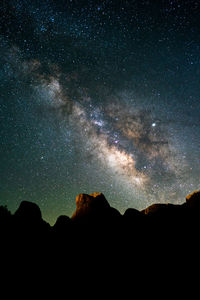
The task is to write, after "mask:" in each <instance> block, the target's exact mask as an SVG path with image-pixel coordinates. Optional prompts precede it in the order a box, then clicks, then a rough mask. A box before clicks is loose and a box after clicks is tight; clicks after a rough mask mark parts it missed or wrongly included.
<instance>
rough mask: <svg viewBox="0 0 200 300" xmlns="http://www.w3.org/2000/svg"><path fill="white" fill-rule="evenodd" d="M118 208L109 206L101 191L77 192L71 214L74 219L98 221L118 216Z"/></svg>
mask: <svg viewBox="0 0 200 300" xmlns="http://www.w3.org/2000/svg"><path fill="white" fill-rule="evenodd" d="M120 216H121V214H120V212H119V211H118V210H116V209H115V208H113V207H111V206H110V204H109V203H108V201H107V200H106V198H105V196H104V195H103V194H102V193H93V194H90V195H88V194H79V195H78V196H77V197H76V210H75V212H74V213H73V215H72V220H74V221H82V222H83V221H87V222H88V221H89V220H93V221H98V220H99V219H102V218H104V221H105V220H108V219H113V218H116V217H120Z"/></svg>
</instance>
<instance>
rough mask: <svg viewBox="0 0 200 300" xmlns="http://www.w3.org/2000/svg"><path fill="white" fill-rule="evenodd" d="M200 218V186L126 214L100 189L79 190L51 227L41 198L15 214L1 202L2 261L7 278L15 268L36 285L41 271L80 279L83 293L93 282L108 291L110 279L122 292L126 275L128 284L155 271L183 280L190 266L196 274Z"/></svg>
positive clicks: (45, 274) (70, 279) (58, 278)
mask: <svg viewBox="0 0 200 300" xmlns="http://www.w3.org/2000/svg"><path fill="white" fill-rule="evenodd" d="M199 225H200V191H195V192H194V193H192V194H190V195H188V196H187V197H186V201H185V202H184V203H183V204H181V205H174V204H153V205H151V206H149V207H147V208H146V209H144V210H142V211H138V210H136V209H133V208H129V209H127V210H126V211H125V213H124V214H123V215H122V214H120V212H119V211H118V210H116V209H115V208H113V207H111V206H110V204H109V203H108V201H107V200H106V198H105V197H104V195H103V194H101V193H94V194H91V195H87V194H80V195H78V196H77V197H76V210H75V212H74V214H73V215H72V217H71V218H70V217H68V216H65V215H62V216H59V217H58V219H57V221H56V223H55V224H54V225H53V226H50V224H48V223H47V222H46V221H45V220H43V218H42V214H41V211H40V208H39V207H38V206H37V205H36V204H35V203H32V202H28V201H23V202H21V204H20V206H19V208H18V209H17V211H16V212H15V213H14V214H11V213H10V212H9V211H8V210H7V208H6V207H4V206H0V249H1V251H0V253H1V255H0V258H1V267H2V263H4V262H5V269H4V270H6V271H7V270H8V271H9V278H8V281H9V280H10V276H11V275H12V276H13V277H14V281H16V279H19V281H20V282H22V281H28V282H29V283H30V282H31V284H32V283H33V282H34V283H35V281H37V279H38V278H40V280H41V282H42V285H43V281H44V280H46V281H47V282H52V283H51V285H52V286H55V282H56V281H57V284H58V286H59V287H60V282H61V281H62V282H63V284H64V285H63V287H64V288H65V286H66V285H67V289H69V287H70V284H71V283H73V282H74V283H77V282H78V287H80V285H81V283H82V284H83V286H84V287H83V290H82V289H81V293H82V292H83V291H87V292H88V291H89V290H90V289H91V282H93V284H95V286H96V288H97V290H98V291H100V290H101V289H102V287H103V288H104V291H105V290H106V285H105V282H107V283H108V286H110V282H111V280H112V281H113V282H114V283H115V286H114V288H113V289H112V292H113V291H115V292H116V291H117V290H118V289H117V288H118V287H119V286H121V282H122V280H123V278H124V281H125V283H127V282H128V280H130V282H131V283H130V284H131V285H130V286H132V284H133V282H136V281H135V280H137V282H139V284H141V283H143V282H144V281H145V282H146V283H148V282H152V283H154V281H155V278H156V282H158V280H160V282H164V283H166V282H167V280H168V275H167V274H170V280H171V281H172V278H174V279H173V280H174V282H176V280H177V278H181V276H183V279H182V280H183V281H184V280H185V275H184V274H185V270H186V268H187V270H190V271H189V272H190V274H192V272H193V271H192V270H191V268H193V266H196V264H197V263H198V261H199V253H200V247H199V233H200V230H199V228H200V226H199ZM8 263H9V267H8ZM1 270H2V269H1ZM6 271H4V273H2V274H5V272H6ZM2 272H3V271H2ZM194 273H195V274H196V272H194ZM13 274H14V275H13ZM20 274H22V275H20ZM33 274H36V277H35V275H34V276H33ZM153 274H154V275H153ZM161 274H162V275H161ZM21 276H22V277H23V280H22V277H21ZM155 276H156V277H155ZM195 276H196V275H195ZM33 277H34V278H33ZM30 278H32V281H30ZM47 278H48V280H47ZM133 278H134V279H133ZM163 278H165V280H164V279H163ZM118 281H119V283H118V284H117V285H116V282H118ZM69 282H70V283H69ZM134 286H136V285H134ZM86 287H87V289H86ZM47 290H49V287H48V288H47Z"/></svg>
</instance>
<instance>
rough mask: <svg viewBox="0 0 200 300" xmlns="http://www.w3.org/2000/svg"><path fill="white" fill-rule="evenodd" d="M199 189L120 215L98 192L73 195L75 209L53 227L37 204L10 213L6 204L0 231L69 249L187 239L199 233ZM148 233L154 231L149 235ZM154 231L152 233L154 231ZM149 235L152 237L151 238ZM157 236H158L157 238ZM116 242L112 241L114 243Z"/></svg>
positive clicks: (0, 212)
mask: <svg viewBox="0 0 200 300" xmlns="http://www.w3.org/2000/svg"><path fill="white" fill-rule="evenodd" d="M199 208H200V191H195V192H193V193H192V194H190V195H188V196H187V197H186V202H184V203H183V204H170V203H167V204H159V203H156V204H153V205H150V206H149V207H147V208H146V209H144V210H142V211H138V210H136V209H134V208H129V209H127V210H126V211H125V213H124V214H123V215H121V214H120V212H119V211H118V210H116V209H115V208H113V207H111V206H110V204H109V203H108V201H107V200H106V198H105V196H104V195H103V194H102V193H93V194H90V195H88V194H79V195H78V196H77V197H76V210H75V212H74V214H73V215H72V217H71V218H70V217H68V216H60V217H58V219H57V221H56V223H55V224H54V226H50V225H49V224H48V223H47V222H46V221H45V220H43V218H42V214H41V211H40V208H39V207H38V205H37V204H35V203H32V202H29V201H23V202H21V204H20V206H19V208H18V209H17V210H16V212H15V213H14V214H13V215H12V214H11V213H10V212H9V211H8V210H7V208H6V207H3V206H1V207H0V230H1V232H3V234H4V237H5V236H6V234H7V235H8V236H9V239H10V240H12V239H15V237H16V236H17V237H18V238H19V237H20V236H22V237H23V238H22V239H21V241H23V239H24V237H26V239H29V241H31V239H32V237H33V236H34V243H37V240H38V242H39V241H40V242H41V240H42V242H44V240H45V239H47V240H48V242H49V241H50V243H51V242H52V241H53V242H55V238H59V239H62V240H63V241H66V244H68V245H70V247H71V248H73V246H74V245H77V244H78V246H77V249H78V248H79V246H80V244H81V245H83V244H84V243H85V241H86V240H87V243H88V245H89V244H91V243H92V242H94V240H96V241H98V240H100V241H101V243H102V244H103V243H104V240H105V241H106V243H109V242H110V241H111V242H110V243H114V244H115V242H116V241H117V245H118V246H119V241H120V240H123V239H124V238H126V239H127V241H128V243H129V242H134V243H135V244H137V242H138V237H140V243H141V241H142V240H143V238H144V236H145V239H146V241H147V240H148V242H153V243H157V242H158V240H159V241H160V240H161V239H162V240H168V241H172V240H173V241H174V242H176V238H177V237H179V239H180V238H181V239H182V241H185V240H187V239H190V241H191V238H192V237H194V238H195V236H196V235H197V234H198V233H199V224H200V221H199V219H200V216H199V214H200V212H199ZM152 233H154V234H153V235H152ZM155 233H156V234H155ZM152 237H153V238H152ZM158 237H159V238H158ZM115 245H116V244H115Z"/></svg>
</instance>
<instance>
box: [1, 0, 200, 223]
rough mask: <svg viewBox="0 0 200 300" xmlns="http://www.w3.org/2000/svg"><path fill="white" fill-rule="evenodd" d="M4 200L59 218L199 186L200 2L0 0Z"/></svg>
mask: <svg viewBox="0 0 200 300" xmlns="http://www.w3.org/2000/svg"><path fill="white" fill-rule="evenodd" d="M0 7H1V12H0V15H1V20H0V22H1V23H0V59H1V63H0V66H1V69H0V137H1V139H0V141H1V147H0V203H1V204H3V205H7V207H8V209H9V210H11V212H14V211H15V210H16V209H17V207H18V206H19V204H20V202H21V201H22V200H28V201H33V202H35V203H37V204H38V205H39V206H40V208H41V211H42V215H43V218H44V219H45V220H47V221H48V222H50V223H51V224H54V223H55V220H56V218H57V217H58V216H59V215H61V214H65V215H68V216H71V215H72V213H73V211H74V210H75V197H76V195H77V194H79V193H87V194H89V193H93V192H102V193H104V195H105V197H106V198H107V200H108V201H109V203H110V204H111V205H112V206H113V207H115V208H117V209H118V210H119V211H120V212H121V213H123V212H124V211H125V210H126V209H127V208H129V207H133V208H136V209H143V208H145V207H147V206H149V205H150V204H152V203H155V202H160V203H163V202H170V203H183V202H184V201H185V196H186V195H187V194H189V193H190V192H191V191H193V190H196V189H200V21H199V20H200V13H199V11H200V2H199V1H193V0H188V1H186V0H185V1H184V0H180V1H179V0H177V1H176V0H160V1H158V0H154V1H153V0H152V1H150V0H149V1H147V0H146V1H144V0H140V1H136V0H135V1H125V0H124V1H115V0H107V1H106V0H102V1H100V0H99V1H82V0H71V1H67V0H56V1H53V0H38V1H37V0H13V1H11V0H1V2H0Z"/></svg>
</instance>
